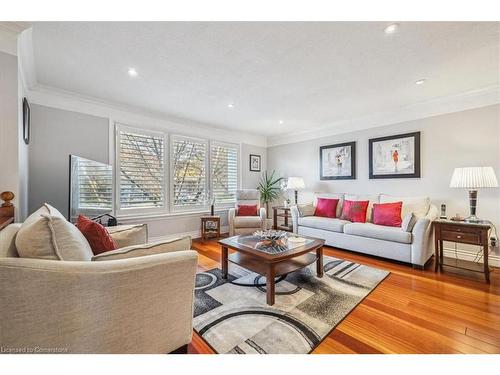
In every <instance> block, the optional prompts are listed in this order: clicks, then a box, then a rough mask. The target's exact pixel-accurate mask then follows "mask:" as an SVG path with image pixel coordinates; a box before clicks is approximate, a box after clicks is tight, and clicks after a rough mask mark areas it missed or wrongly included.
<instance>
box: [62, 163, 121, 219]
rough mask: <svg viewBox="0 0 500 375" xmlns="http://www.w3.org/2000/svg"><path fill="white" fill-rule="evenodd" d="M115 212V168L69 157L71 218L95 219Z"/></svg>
mask: <svg viewBox="0 0 500 375" xmlns="http://www.w3.org/2000/svg"><path fill="white" fill-rule="evenodd" d="M112 212H113V168H112V167H111V165H109V164H104V163H100V162H98V161H94V160H89V159H85V158H82V157H81V156H76V155H70V156H69V217H68V219H69V220H70V221H71V222H73V223H74V222H75V221H76V219H77V218H78V215H85V216H87V217H90V218H94V217H96V216H99V215H103V214H112Z"/></svg>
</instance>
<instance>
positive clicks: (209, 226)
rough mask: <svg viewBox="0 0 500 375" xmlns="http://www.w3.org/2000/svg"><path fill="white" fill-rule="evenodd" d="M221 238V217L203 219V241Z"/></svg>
mask: <svg viewBox="0 0 500 375" xmlns="http://www.w3.org/2000/svg"><path fill="white" fill-rule="evenodd" d="M219 237H220V216H202V217H201V239H202V240H203V241H204V240H206V239H208V238H219Z"/></svg>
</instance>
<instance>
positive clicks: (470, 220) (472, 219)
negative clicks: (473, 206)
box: [464, 215, 483, 223]
mask: <svg viewBox="0 0 500 375" xmlns="http://www.w3.org/2000/svg"><path fill="white" fill-rule="evenodd" d="M464 221H465V222H467V223H480V222H482V221H483V220H481V219H479V218H478V217H477V216H476V215H471V216H469V217H466V218H465V219H464Z"/></svg>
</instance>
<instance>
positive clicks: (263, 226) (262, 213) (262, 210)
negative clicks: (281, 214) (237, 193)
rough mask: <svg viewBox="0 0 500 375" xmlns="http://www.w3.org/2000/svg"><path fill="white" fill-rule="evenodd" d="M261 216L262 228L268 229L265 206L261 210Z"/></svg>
mask: <svg viewBox="0 0 500 375" xmlns="http://www.w3.org/2000/svg"><path fill="white" fill-rule="evenodd" d="M259 216H260V229H262V230H266V229H267V222H266V220H267V217H266V209H265V208H264V207H261V208H260V210H259Z"/></svg>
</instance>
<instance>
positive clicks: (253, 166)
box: [250, 154, 260, 172]
mask: <svg viewBox="0 0 500 375" xmlns="http://www.w3.org/2000/svg"><path fill="white" fill-rule="evenodd" d="M250 172H260V155H254V154H250Z"/></svg>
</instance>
